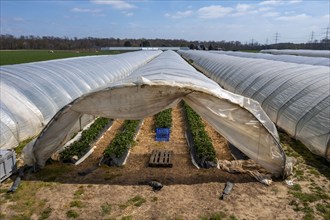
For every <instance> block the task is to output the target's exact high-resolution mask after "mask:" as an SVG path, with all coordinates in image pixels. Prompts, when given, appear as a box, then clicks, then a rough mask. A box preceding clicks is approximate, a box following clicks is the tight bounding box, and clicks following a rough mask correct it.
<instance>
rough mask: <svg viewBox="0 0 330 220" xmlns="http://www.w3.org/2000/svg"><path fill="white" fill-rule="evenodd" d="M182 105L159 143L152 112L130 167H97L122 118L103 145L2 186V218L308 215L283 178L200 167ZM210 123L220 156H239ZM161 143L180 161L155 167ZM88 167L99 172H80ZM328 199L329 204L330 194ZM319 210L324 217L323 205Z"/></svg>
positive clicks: (324, 181) (321, 180)
mask: <svg viewBox="0 0 330 220" xmlns="http://www.w3.org/2000/svg"><path fill="white" fill-rule="evenodd" d="M181 108H182V107H181V106H180V105H178V106H176V107H175V108H173V111H172V117H173V127H172V129H171V138H170V141H169V142H156V141H155V132H154V118H153V117H148V118H145V119H144V122H143V125H142V127H141V129H140V131H139V135H138V137H137V140H136V144H135V146H134V147H133V148H132V149H131V150H130V155H129V157H128V160H127V163H126V165H125V166H122V167H108V166H101V167H97V164H98V161H99V159H100V157H101V156H102V153H103V151H104V149H105V148H106V147H107V145H108V144H109V143H110V141H111V140H112V139H113V137H114V136H115V134H116V133H117V132H118V131H119V130H120V128H121V125H122V123H123V121H121V120H115V122H114V124H113V126H112V127H111V129H109V130H108V131H107V132H105V134H104V135H103V137H101V138H100V140H99V141H98V142H97V143H96V144H95V145H96V149H95V151H94V152H93V154H92V155H91V156H90V157H89V158H87V159H86V160H85V161H84V162H83V163H81V164H80V165H78V166H74V165H71V164H62V163H59V162H53V163H51V164H48V165H47V166H46V167H45V168H44V169H43V170H42V171H40V172H38V173H30V174H28V175H27V176H26V177H25V179H24V181H23V182H22V186H21V187H20V188H19V190H18V191H17V192H16V194H13V195H8V194H6V193H5V191H6V189H8V188H9V186H10V185H11V183H12V180H10V179H9V180H7V181H5V182H4V183H3V184H2V185H1V186H0V204H1V206H0V211H1V212H0V219H47V218H48V219H70V218H71V217H72V216H73V214H72V213H74V212H75V213H76V214H77V216H76V219H189V220H190V219H212V217H213V219H303V217H304V216H305V213H304V212H303V211H295V210H294V209H293V206H292V205H290V204H291V203H292V201H293V200H294V199H295V198H293V196H292V195H291V194H290V193H289V191H290V188H289V187H288V186H287V185H286V184H285V182H283V181H282V180H277V181H275V182H273V184H272V185H271V186H265V185H263V184H261V183H259V182H257V181H256V180H255V179H254V178H253V177H251V176H249V175H247V174H230V173H227V172H225V171H222V170H219V169H216V168H213V169H197V168H196V167H195V166H194V165H193V164H192V162H191V157H190V153H189V148H188V146H187V143H186V139H185V129H186V124H185V120H184V118H183V114H182V109H181ZM206 130H207V132H208V134H209V135H210V137H211V139H212V142H213V144H214V146H215V149H216V152H217V157H218V159H222V160H223V159H225V160H232V157H231V155H230V152H229V149H228V147H227V141H226V140H225V139H224V138H223V137H222V136H221V135H220V134H218V133H217V132H216V131H215V130H214V129H213V128H212V127H211V126H209V125H208V124H206ZM153 149H167V150H172V151H173V152H174V157H173V167H172V168H151V167H148V161H149V157H150V155H151V152H152V150H153ZM88 170H91V171H92V172H91V173H89V174H87V175H85V176H81V175H79V174H78V173H79V172H82V171H88ZM312 178H313V179H314V184H316V185H317V186H320V187H322V189H324V190H325V191H326V192H327V193H329V191H330V190H329V189H330V183H329V179H328V178H327V177H326V176H324V175H322V174H321V173H318V178H316V177H314V176H312ZM151 180H157V181H159V182H161V183H162V184H164V187H163V188H162V189H161V190H160V191H157V192H154V191H153V190H152V188H151V187H150V186H148V185H147V183H148V182H149V181H151ZM308 180H309V179H303V180H301V181H300V182H299V181H298V180H297V182H298V183H300V184H301V186H302V187H303V191H305V188H306V190H308V187H309V184H308ZM227 181H231V182H233V183H234V184H235V185H234V187H233V190H232V192H231V194H230V195H229V196H228V197H226V199H225V200H220V199H219V196H220V195H221V193H222V191H223V189H224V187H225V184H226V182H227ZM324 202H325V203H326V204H329V200H324ZM27 203H28V205H26V204H27ZM18 206H20V207H21V209H20V208H17V207H18ZM46 210H48V211H49V212H48V214H47V211H46ZM315 210H316V209H315ZM69 211H71V212H70V213H68V212H69ZM45 213H46V214H45ZM314 217H315V219H323V218H324V217H323V216H322V214H321V213H318V212H317V211H315V212H314ZM72 218H73V217H72Z"/></svg>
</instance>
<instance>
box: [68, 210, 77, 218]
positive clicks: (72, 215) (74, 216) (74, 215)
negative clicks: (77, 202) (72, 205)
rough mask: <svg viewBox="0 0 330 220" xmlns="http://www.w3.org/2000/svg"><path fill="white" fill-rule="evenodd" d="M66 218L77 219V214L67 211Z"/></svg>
mask: <svg viewBox="0 0 330 220" xmlns="http://www.w3.org/2000/svg"><path fill="white" fill-rule="evenodd" d="M66 216H67V217H68V218H78V217H79V214H78V213H77V212H76V211H74V210H69V211H67V212H66Z"/></svg>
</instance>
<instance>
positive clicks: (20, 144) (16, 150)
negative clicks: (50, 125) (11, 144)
mask: <svg viewBox="0 0 330 220" xmlns="http://www.w3.org/2000/svg"><path fill="white" fill-rule="evenodd" d="M32 140H33V137H31V138H28V139H25V140H24V141H21V142H20V143H19V145H18V146H17V147H15V152H16V154H17V155H20V154H21V153H22V151H23V148H24V147H25V145H27V144H28V143H29V142H30V141H32Z"/></svg>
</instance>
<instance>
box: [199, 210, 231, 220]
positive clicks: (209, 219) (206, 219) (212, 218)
mask: <svg viewBox="0 0 330 220" xmlns="http://www.w3.org/2000/svg"><path fill="white" fill-rule="evenodd" d="M226 216H227V215H226V213H224V212H215V213H211V214H208V215H206V216H202V217H201V220H221V219H224V218H226Z"/></svg>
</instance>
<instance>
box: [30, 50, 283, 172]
mask: <svg viewBox="0 0 330 220" xmlns="http://www.w3.org/2000/svg"><path fill="white" fill-rule="evenodd" d="M181 100H184V101H185V102H186V103H187V104H188V105H190V106H191V107H192V108H193V109H194V110H195V111H196V112H197V113H198V114H199V115H200V116H201V117H202V118H203V119H204V120H206V121H207V122H208V123H210V124H211V125H212V126H213V127H214V128H215V129H216V130H217V131H218V132H219V133H220V134H222V135H223V136H224V137H225V138H226V139H227V140H228V141H230V142H231V143H233V144H234V145H235V146H236V147H237V148H239V149H240V150H241V151H242V152H244V153H245V154H246V155H248V156H249V157H250V158H252V159H254V160H255V161H256V162H257V163H259V164H260V165H262V166H263V167H264V168H266V169H267V170H268V171H270V172H271V173H273V174H274V175H283V176H284V175H285V172H286V166H285V165H286V156H285V154H284V152H283V150H282V148H281V146H280V143H279V138H278V134H277V130H276V127H275V125H274V124H273V123H272V122H271V121H270V119H269V118H268V116H267V115H266V114H265V113H264V111H263V110H262V109H261V107H260V105H259V104H258V103H257V102H255V101H253V100H251V99H249V98H245V97H242V96H240V95H236V94H233V93H231V92H228V91H226V90H223V89H222V88H221V87H220V86H219V85H218V84H216V83H215V82H214V81H212V80H210V79H208V78H207V77H206V76H204V75H203V74H201V73H199V72H197V71H196V70H195V69H194V68H193V67H192V66H191V65H189V64H188V63H187V62H185V61H184V60H183V59H182V58H181V57H180V56H179V55H178V54H177V53H175V52H173V51H167V52H164V53H162V54H161V55H160V56H158V57H157V58H155V59H153V60H152V61H150V62H149V63H148V64H146V65H144V66H143V67H141V68H139V69H138V70H136V71H134V72H133V73H132V74H131V75H130V76H129V77H127V78H125V79H123V80H121V81H119V82H116V83H112V84H110V85H108V86H107V87H105V88H102V89H99V90H98V91H94V92H91V93H89V94H85V95H83V96H81V97H79V98H77V99H76V100H74V101H73V102H71V103H70V104H68V105H66V106H65V107H63V108H62V109H61V110H60V111H59V112H58V113H57V114H56V115H55V116H54V117H53V118H52V120H51V121H50V122H49V123H48V124H47V126H46V127H45V128H44V129H43V131H42V132H41V133H40V135H39V137H38V138H37V139H36V141H35V142H34V143H31V144H29V145H27V146H26V147H25V148H24V158H25V162H26V163H27V164H28V165H33V164H37V165H39V166H41V167H42V166H44V165H45V161H46V160H47V159H48V158H49V157H50V156H51V155H52V154H53V153H54V152H56V151H58V150H59V149H61V146H62V144H63V143H65V142H66V141H67V140H68V137H67V136H66V133H67V132H69V131H70V129H71V128H72V126H73V125H74V124H75V123H76V121H77V120H78V118H79V117H80V116H81V115H82V114H90V115H98V116H101V117H107V118H117V119H131V120H136V119H142V118H144V117H147V116H151V115H154V114H156V113H158V112H160V111H162V110H164V109H167V108H171V107H173V106H175V105H176V104H177V103H178V102H180V101H181Z"/></svg>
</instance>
